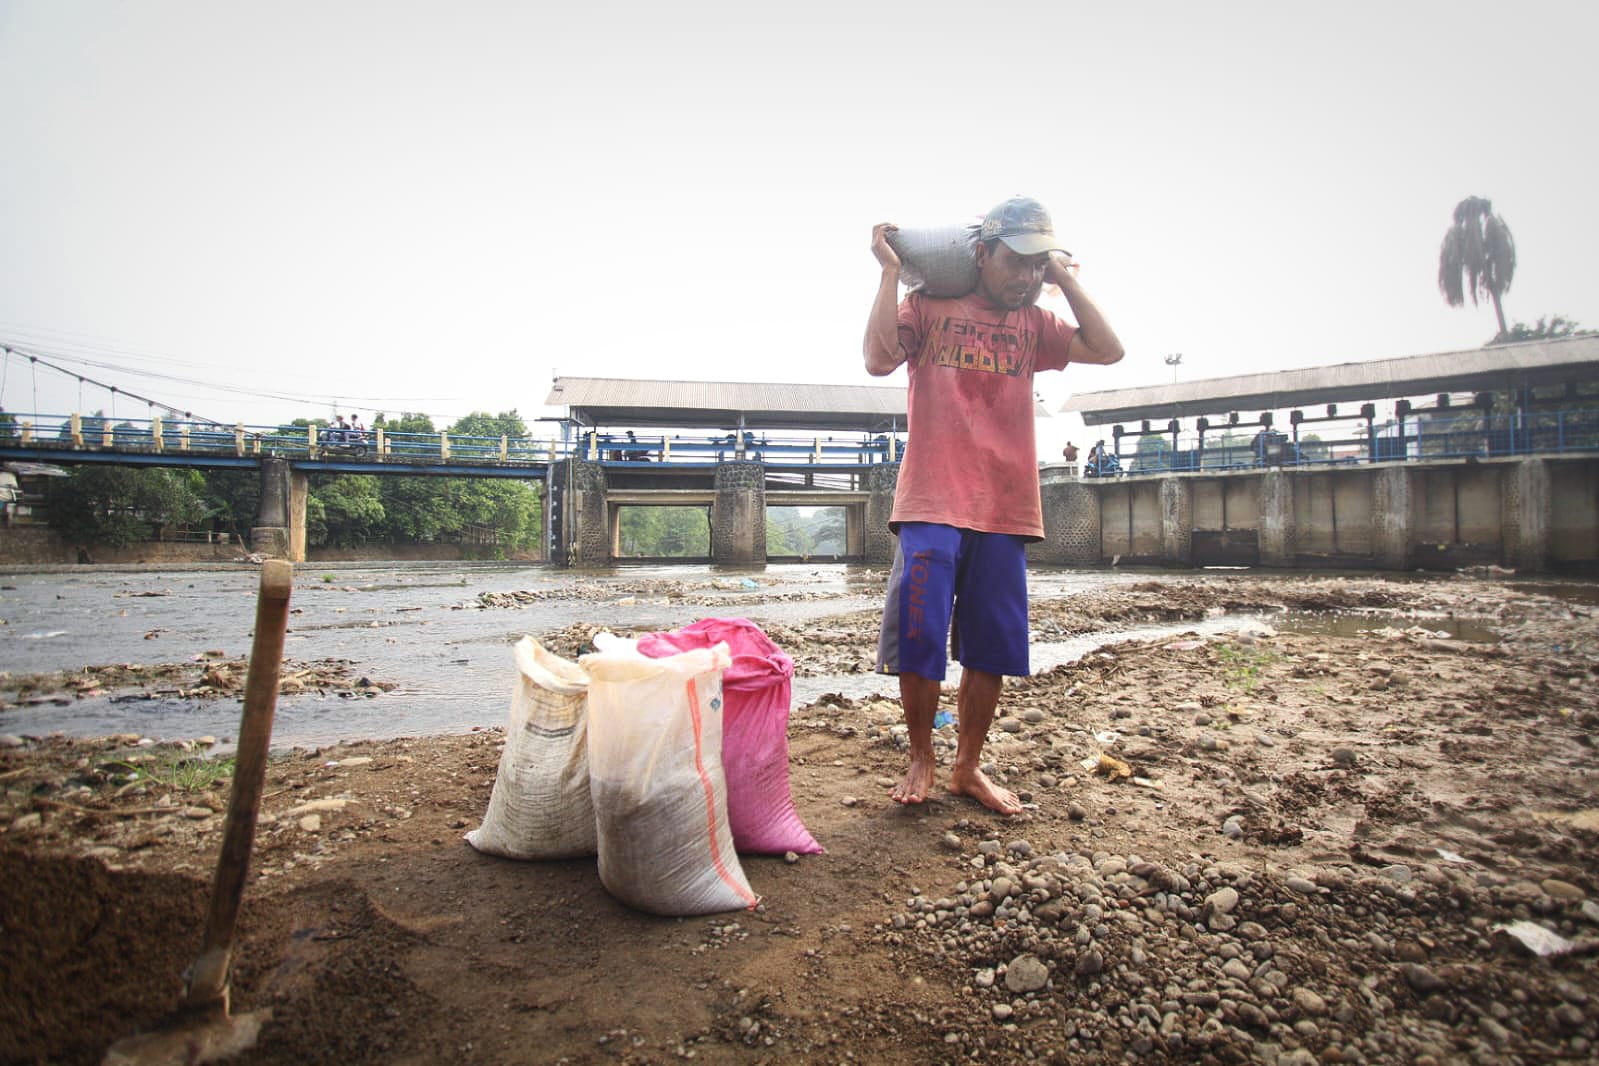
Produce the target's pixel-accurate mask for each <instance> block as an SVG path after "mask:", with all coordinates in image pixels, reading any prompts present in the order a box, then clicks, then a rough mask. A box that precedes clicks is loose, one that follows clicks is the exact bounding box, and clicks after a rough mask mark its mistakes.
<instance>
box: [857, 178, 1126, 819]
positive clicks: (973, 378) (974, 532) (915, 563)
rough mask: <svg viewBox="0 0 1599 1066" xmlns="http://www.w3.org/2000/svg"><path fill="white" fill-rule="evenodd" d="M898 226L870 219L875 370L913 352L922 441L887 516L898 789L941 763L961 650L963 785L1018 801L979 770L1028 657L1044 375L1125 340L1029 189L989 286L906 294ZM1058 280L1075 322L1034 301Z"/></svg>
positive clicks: (1001, 800)
mask: <svg viewBox="0 0 1599 1066" xmlns="http://www.w3.org/2000/svg"><path fill="white" fill-rule="evenodd" d="M894 229H895V227H894V226H893V225H891V224H889V223H883V224H880V225H878V226H876V227H874V228H873V230H872V253H873V254H874V255H875V256H876V257H877V261H878V263H879V264H880V265H881V266H882V280H881V281H880V283H879V284H878V289H877V298H876V300H875V301H874V302H873V304H872V310H871V316H870V318H869V319H868V321H867V325H866V340H865V345H864V349H865V352H864V354H865V358H866V370H867V373H869V374H872V375H873V376H876V377H882V376H884V375H887V374H891V373H893V372H894V370H895V369H896V368H898V367H899V365H900V364H901V363H903V364H905V366H906V372H907V374H908V376H909V396H908V401H907V402H908V411H909V433H910V436H911V437H912V438H914V439H915V440H916V441H917V442H918V443H917V447H916V454H915V455H907V456H906V457H905V460H904V462H903V464H902V465H901V467H900V472H899V485H898V489H897V491H896V493H895V496H894V509H893V512H892V514H891V515H890V517H889V528H890V529H891V530H892V531H893V532H894V533H895V534H896V536H897V537H898V545H897V546H896V548H895V552H894V566H893V570H892V571H891V573H890V576H889V582H888V600H887V604H886V606H885V608H884V611H883V626H882V633H881V636H880V637H879V640H878V653H877V668H878V670H879V672H881V673H890V674H898V675H899V690H900V702H901V704H902V705H903V706H904V710H905V724H906V726H907V727H908V728H909V731H910V767H909V769H908V770H907V771H906V774H905V777H904V780H902V781H901V782H900V783H899V784H898V785H897V786H896V787H895V788H894V789H893V790H892V792H891V793H890V795H891V796H892V798H893V799H894V800H896V801H897V802H899V803H905V804H914V803H922V802H923V801H925V800H926V799H927V798H928V796H929V795H930V794H931V792H932V789H933V780H934V777H935V776H936V773H937V761H936V759H935V757H934V754H933V736H932V734H933V719H934V716H935V714H936V713H937V710H938V697H939V689H940V687H941V684H942V682H943V680H944V673H945V669H946V667H947V664H948V655H947V652H946V642H947V641H948V639H949V635H950V627H951V624H953V626H954V641H953V651H954V654H955V656H956V658H957V659H959V661H960V663H961V667H962V672H961V682H960V690H959V693H958V695H957V697H956V705H957V709H958V712H959V719H960V722H959V733H958V737H959V739H958V742H957V747H956V752H955V765H954V767H953V769H952V771H951V774H950V780H949V788H950V791H952V792H955V793H957V794H959V795H964V796H970V797H972V798H973V799H975V800H977V801H978V802H979V803H981V804H983V805H984V806H986V807H988V808H990V809H992V810H995V811H998V812H999V813H1000V814H1006V815H1009V814H1016V813H1018V812H1020V811H1021V809H1022V805H1021V801H1020V800H1019V799H1018V798H1017V797H1016V794H1015V793H1013V792H1011V791H1010V790H1009V789H1006V788H1002V787H1000V786H999V785H998V784H996V783H995V782H994V781H992V780H991V779H990V778H989V777H988V776H987V775H986V774H984V773H983V771H982V769H981V763H982V751H983V743H984V741H985V740H986V739H987V737H988V729H989V726H990V725H992V724H993V720H994V711H995V708H996V707H997V706H998V704H999V694H1000V687H1001V685H1002V683H1003V681H1004V676H1005V675H1006V674H1010V675H1012V676H1025V675H1026V674H1027V673H1028V672H1029V664H1028V626H1027V557H1026V553H1025V547H1026V544H1027V542H1028V541H1036V540H1042V539H1043V536H1044V522H1043V508H1042V505H1041V501H1040V499H1039V490H1038V465H1037V464H1038V448H1037V444H1036V441H1035V439H1034V435H1033V407H1034V403H1035V400H1034V398H1033V375H1034V374H1035V373H1036V372H1038V371H1040V370H1061V369H1064V368H1065V366H1066V364H1067V363H1068V362H1071V363H1099V364H1108V363H1114V362H1116V361H1117V360H1119V359H1121V357H1122V344H1121V341H1120V340H1118V339H1117V337H1116V334H1115V332H1114V331H1113V330H1112V329H1111V327H1110V324H1109V323H1108V322H1107V321H1106V320H1105V316H1104V315H1102V314H1101V313H1100V311H1099V309H1098V308H1097V307H1096V306H1095V305H1094V302H1093V301H1092V300H1090V299H1089V298H1088V295H1087V294H1086V293H1085V292H1084V291H1083V289H1082V286H1081V285H1080V284H1079V283H1078V281H1077V275H1076V272H1075V270H1074V269H1073V267H1072V264H1071V260H1070V258H1069V255H1068V253H1067V252H1066V251H1065V249H1063V248H1062V247H1061V246H1060V243H1059V242H1058V241H1057V240H1056V239H1055V232H1054V227H1053V225H1052V224H1051V222H1050V218H1049V215H1048V213H1047V212H1045V210H1044V208H1043V206H1042V205H1041V204H1039V203H1038V201H1036V200H1030V199H1026V198H1022V197H1018V198H1015V199H1011V200H1007V201H1005V202H1004V203H1002V204H1000V205H998V206H997V207H995V208H994V209H993V210H992V211H990V212H989V213H988V216H987V217H986V218H985V219H984V220H983V224H982V227H981V229H980V231H979V233H978V244H977V245H976V256H977V273H978V280H977V288H976V290H975V291H973V292H972V293H971V294H969V295H967V296H963V297H959V298H956V299H934V298H932V297H929V296H925V295H922V294H920V293H914V292H913V293H911V294H910V295H909V296H907V297H906V298H905V301H904V302H903V303H897V300H898V295H899V271H900V260H899V256H898V255H897V254H896V253H895V251H894V249H893V248H892V247H891V246H890V245H889V243H888V236H889V234H890V233H892V232H893V231H894ZM1046 281H1047V282H1053V283H1054V284H1056V285H1058V286H1060V288H1061V291H1062V292H1063V293H1064V294H1065V297H1066V302H1067V303H1068V304H1069V305H1070V307H1071V310H1072V314H1073V315H1074V316H1075V317H1076V319H1077V323H1078V324H1077V326H1076V327H1073V326H1072V325H1070V324H1069V323H1067V322H1066V321H1064V320H1062V319H1061V318H1059V317H1057V316H1056V315H1054V314H1052V313H1051V312H1049V311H1046V310H1044V309H1042V308H1040V307H1038V306H1037V299H1038V296H1039V294H1040V292H1041V291H1042V289H1043V285H1044V283H1045V282H1046Z"/></svg>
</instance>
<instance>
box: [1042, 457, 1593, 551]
mask: <svg viewBox="0 0 1599 1066" xmlns="http://www.w3.org/2000/svg"><path fill="white" fill-rule="evenodd" d="M1071 485H1072V486H1073V489H1072V490H1071V491H1075V492H1078V493H1087V494H1089V495H1091V496H1092V497H1093V498H1094V499H1095V500H1096V501H1097V505H1098V512H1099V547H1098V552H1097V558H1095V559H1093V560H1091V561H1088V562H1087V563H1085V561H1084V560H1082V559H1081V558H1080V557H1079V556H1078V555H1077V554H1076V553H1074V552H1073V551H1072V550H1071V548H1070V547H1069V545H1071V544H1081V543H1082V542H1083V541H1084V540H1085V538H1084V537H1083V535H1082V533H1081V532H1080V531H1077V530H1072V529H1070V528H1069V527H1068V525H1067V524H1066V523H1065V522H1064V521H1063V520H1062V519H1061V517H1060V516H1059V515H1057V516H1056V517H1055V518H1054V520H1053V521H1052V520H1051V519H1050V517H1049V515H1050V514H1051V512H1052V506H1059V505H1060V503H1061V501H1063V500H1064V499H1065V496H1066V492H1067V491H1068V490H1067V489H1066V487H1065V486H1064V485H1061V486H1052V485H1051V484H1050V482H1049V481H1048V479H1047V478H1046V481H1045V483H1044V494H1045V500H1046V505H1045V510H1046V523H1045V524H1046V527H1047V528H1048V529H1049V531H1050V536H1051V538H1052V540H1058V541H1059V543H1057V544H1055V545H1052V546H1050V547H1048V548H1042V549H1038V550H1036V551H1034V552H1033V558H1034V559H1035V561H1038V562H1050V563H1057V562H1058V563H1064V564H1067V565H1085V564H1086V565H1092V564H1093V563H1097V564H1100V565H1103V564H1105V563H1109V562H1112V561H1113V560H1116V559H1117V557H1120V561H1122V562H1138V563H1151V564H1154V565H1164V566H1206V565H1246V566H1251V565H1260V566H1280V567H1297V568H1316V567H1341V566H1354V567H1363V568H1375V569H1387V570H1408V569H1414V568H1417V567H1420V568H1425V569H1454V568H1457V567H1461V566H1471V565H1482V564H1498V565H1504V566H1508V567H1511V568H1513V569H1518V570H1524V571H1529V572H1537V571H1542V570H1547V569H1574V568H1593V567H1595V566H1599V459H1559V460H1546V459H1525V460H1522V459H1512V460H1503V461H1488V462H1454V461H1432V462H1425V463H1416V462H1412V463H1392V464H1382V465H1378V466H1361V467H1350V468H1338V469H1326V468H1319V469H1318V468H1306V469H1293V468H1287V469H1277V468H1272V469H1265V470H1250V471H1241V472H1238V473H1231V474H1220V475H1197V474H1176V475H1171V476H1168V477H1164V478H1148V479H1138V480H1133V479H1125V480H1123V479H1112V480H1106V481H1095V480H1085V481H1080V482H1072V483H1071ZM1092 510H1093V507H1092V505H1088V506H1084V505H1078V506H1077V508H1076V513H1078V514H1086V513H1089V512H1091V511H1092Z"/></svg>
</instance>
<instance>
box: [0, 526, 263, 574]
mask: <svg viewBox="0 0 1599 1066" xmlns="http://www.w3.org/2000/svg"><path fill="white" fill-rule="evenodd" d="M87 551H88V561H89V562H93V563H180V564H181V563H229V562H234V561H236V560H238V559H240V558H242V557H244V556H245V555H246V554H248V553H249V551H250V549H249V548H247V547H245V546H244V545H242V544H205V543H192V542H187V541H154V540H151V541H139V542H138V543H135V544H130V545H128V546H127V547H126V548H110V547H105V546H103V545H100V546H96V547H92V548H89V549H87ZM84 561H85V560H84V559H82V558H81V557H80V556H79V555H78V545H76V544H68V543H67V542H66V541H64V540H62V539H61V535H60V534H59V533H57V532H56V531H55V530H53V529H51V528H50V527H49V526H9V527H6V528H4V529H0V564H5V565H7V566H59V565H62V564H67V563H79V562H84Z"/></svg>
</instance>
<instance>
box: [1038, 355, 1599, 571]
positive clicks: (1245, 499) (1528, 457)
mask: <svg viewBox="0 0 1599 1066" xmlns="http://www.w3.org/2000/svg"><path fill="white" fill-rule="evenodd" d="M1321 405H1325V407H1322V406H1321ZM1065 409H1067V410H1075V411H1078V412H1079V413H1080V414H1081V415H1082V417H1083V421H1084V423H1085V424H1086V425H1088V426H1105V425H1109V426H1111V430H1110V434H1109V438H1110V440H1111V441H1112V442H1113V444H1111V445H1107V447H1106V453H1107V454H1108V455H1109V456H1110V457H1111V459H1112V460H1113V461H1112V462H1111V463H1109V464H1107V466H1106V468H1104V469H1094V468H1092V467H1089V466H1087V465H1085V467H1084V468H1083V470H1082V471H1081V474H1082V475H1084V476H1078V473H1079V472H1078V471H1075V470H1068V469H1065V468H1060V467H1055V468H1045V469H1044V470H1043V471H1042V473H1041V478H1042V489H1043V495H1044V511H1045V526H1046V529H1047V531H1048V534H1049V536H1048V539H1047V540H1046V541H1044V542H1043V543H1040V544H1035V545H1033V546H1032V547H1031V549H1030V557H1031V558H1032V559H1034V560H1035V561H1037V562H1039V563H1052V564H1058V565H1078V566H1087V565H1103V564H1106V563H1115V562H1120V563H1124V564H1148V565H1157V566H1182V567H1188V566H1257V565H1258V566H1269V567H1292V568H1317V567H1319V568H1338V567H1356V568H1362V569H1364V568H1374V569H1382V570H1412V569H1435V570H1442V569H1455V568H1460V567H1469V566H1500V567H1508V568H1512V569H1516V570H1519V571H1528V572H1541V571H1562V570H1582V571H1586V570H1593V569H1595V568H1599V336H1593V335H1578V336H1573V337H1569V338H1562V339H1552V340H1545V341H1537V342H1529V343H1523V344H1514V345H1503V346H1495V347H1489V348H1482V349H1473V350H1469V351H1462V352H1446V353H1441V354H1437V355H1423V356H1410V357H1405V358H1397V359H1383V360H1374V361H1370V362H1365V363H1345V364H1340V365H1337V366H1327V367H1313V368H1308V369H1303V370H1290V371H1281V372H1277V373H1272V374H1250V375H1236V376H1232V377H1221V378H1212V379H1208V380H1202V381H1194V382H1185V383H1182V384H1175V383H1173V384H1165V385H1158V386H1152V387H1148V388H1140V389H1121V390H1113V391H1106V392H1096V393H1086V394H1082V395H1079V396H1077V397H1074V398H1073V399H1072V400H1070V401H1069V402H1068V403H1067V404H1066V405H1065ZM1241 412H1243V413H1244V414H1241ZM1256 412H1258V414H1256ZM1279 427H1281V428H1279ZM1207 438H1208V440H1207Z"/></svg>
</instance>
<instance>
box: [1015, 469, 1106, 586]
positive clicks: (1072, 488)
mask: <svg viewBox="0 0 1599 1066" xmlns="http://www.w3.org/2000/svg"><path fill="white" fill-rule="evenodd" d="M1039 490H1040V493H1041V496H1042V500H1043V505H1044V539H1043V540H1041V541H1039V542H1037V543H1035V544H1029V545H1028V546H1027V559H1028V561H1029V562H1032V563H1037V564H1039V565H1044V566H1096V565H1098V564H1099V561H1100V558H1101V555H1102V554H1103V553H1102V548H1101V543H1100V521H1101V519H1100V511H1099V494H1098V493H1097V492H1093V491H1091V490H1090V489H1089V488H1088V486H1087V484H1086V483H1085V482H1083V481H1080V480H1078V478H1077V477H1075V476H1074V475H1073V474H1072V473H1071V471H1069V470H1067V469H1066V468H1064V467H1044V468H1043V469H1042V470H1040V471H1039Z"/></svg>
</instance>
